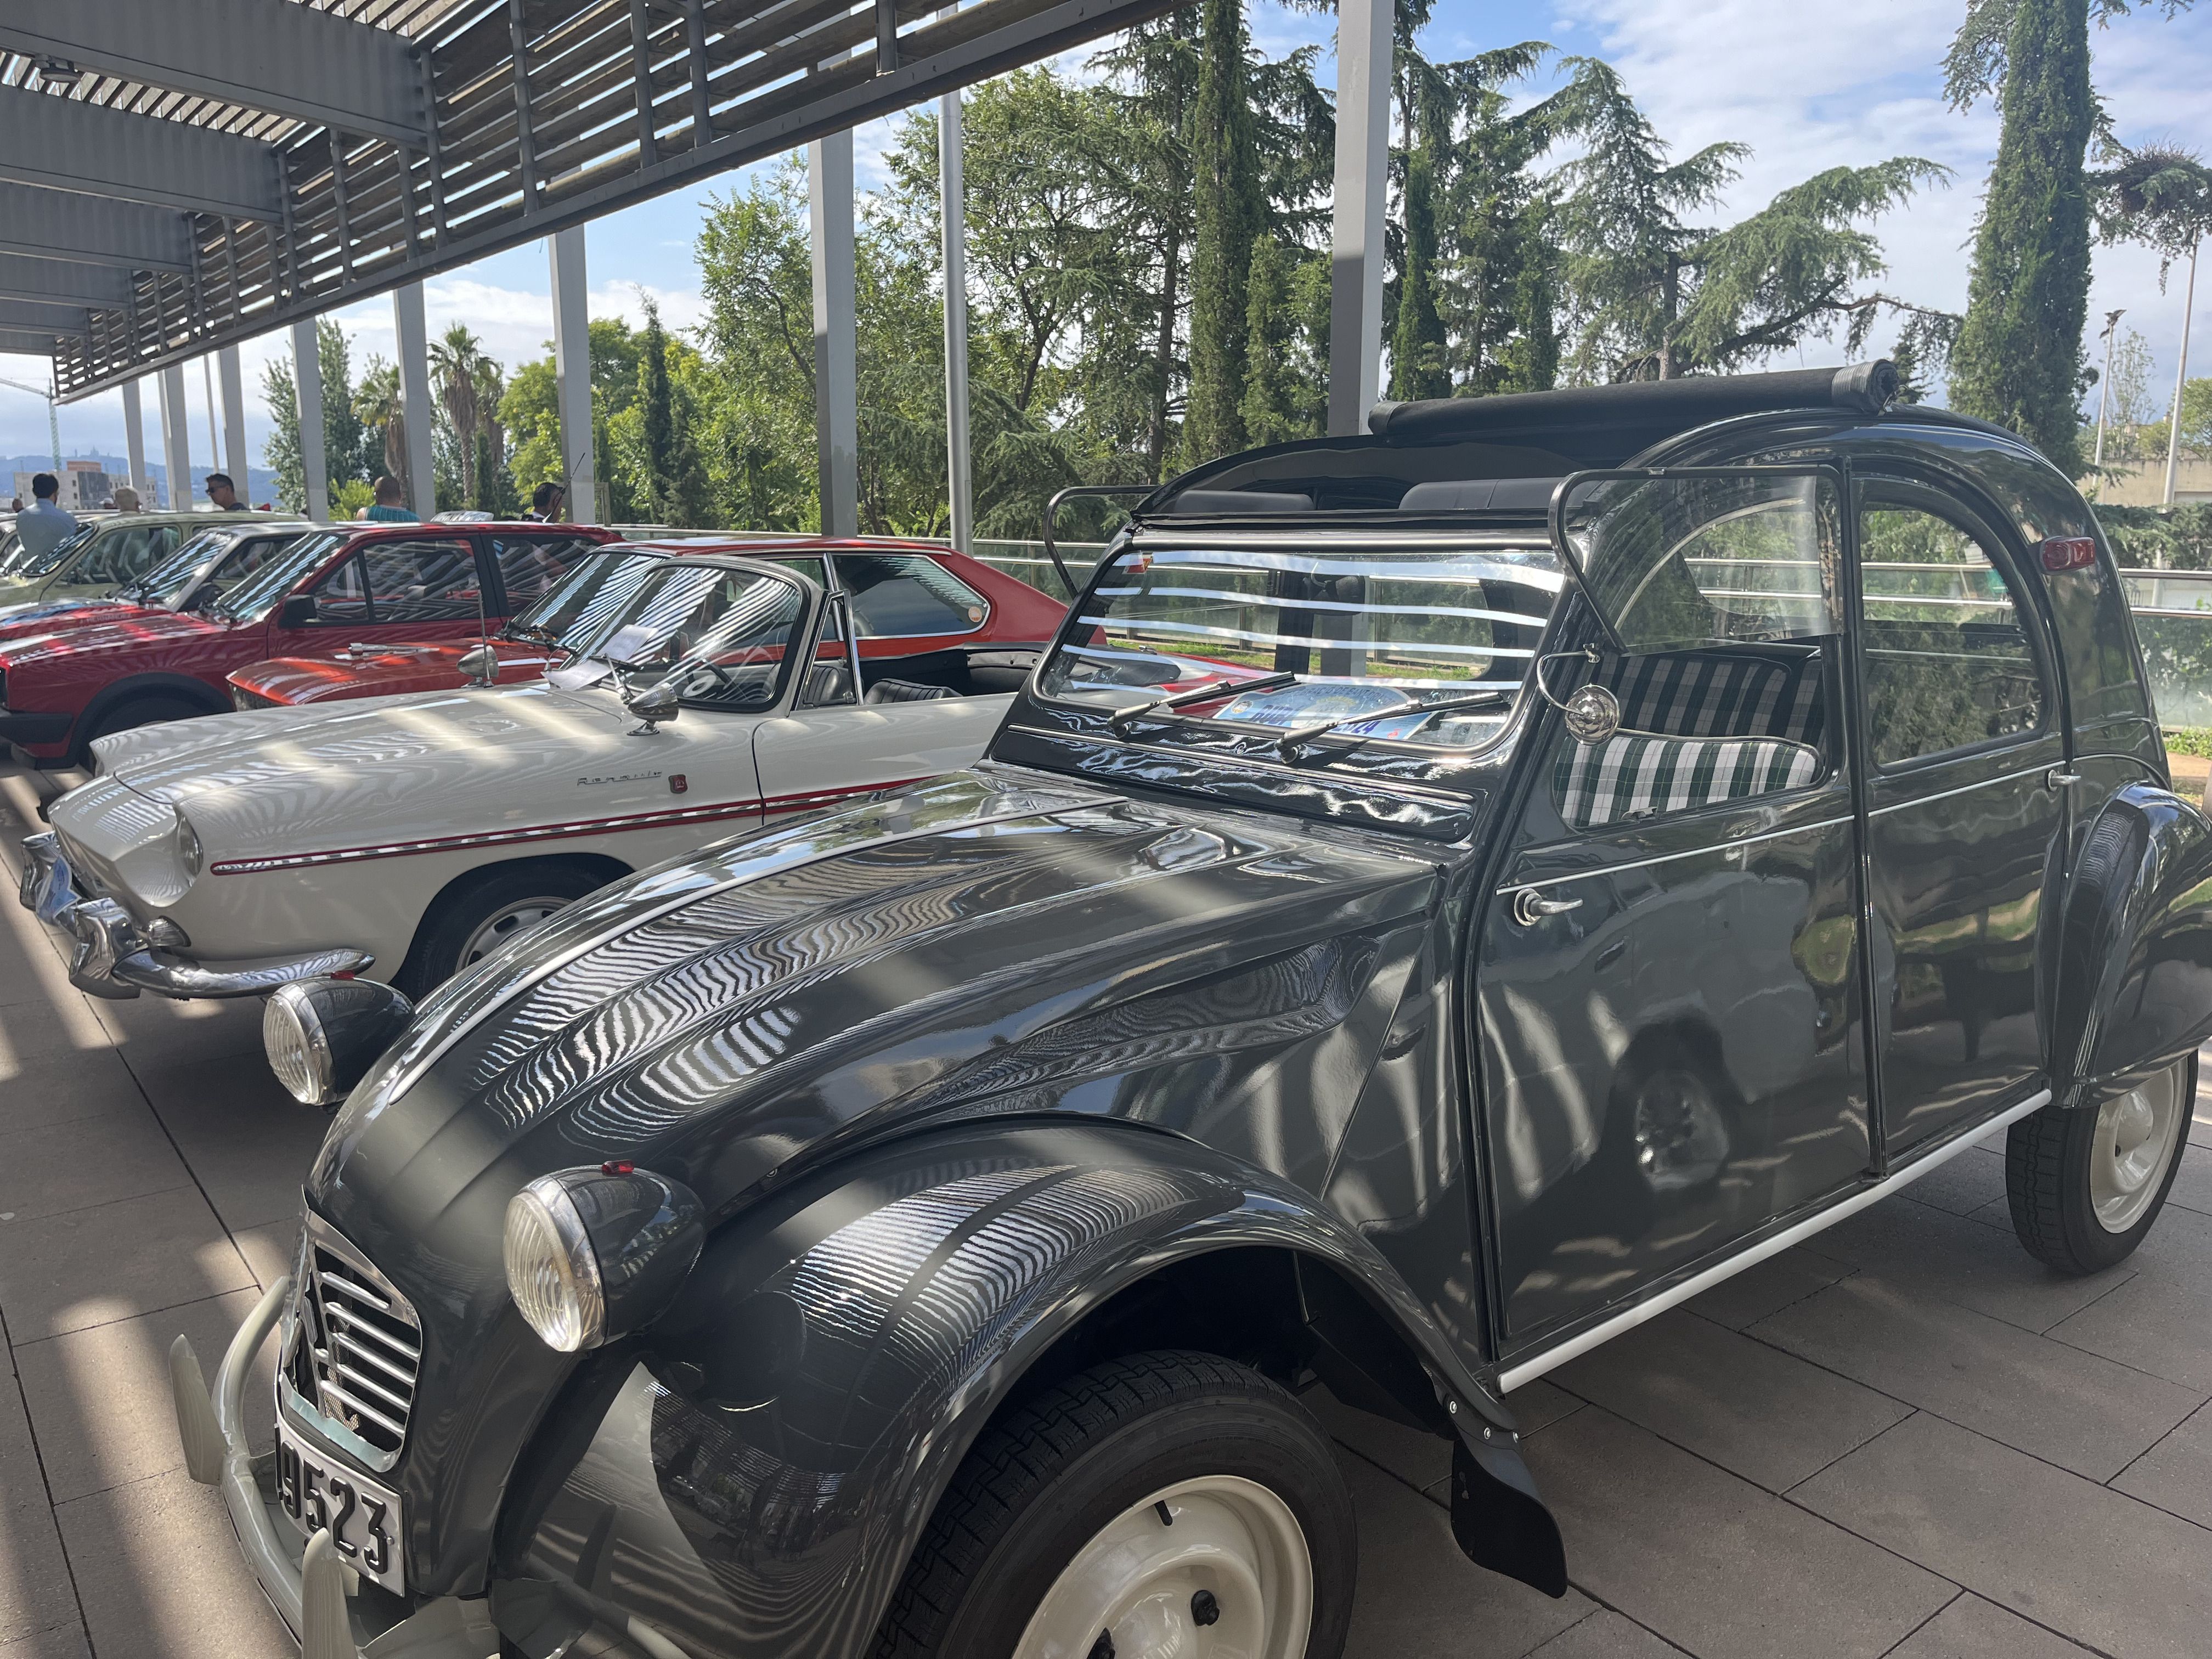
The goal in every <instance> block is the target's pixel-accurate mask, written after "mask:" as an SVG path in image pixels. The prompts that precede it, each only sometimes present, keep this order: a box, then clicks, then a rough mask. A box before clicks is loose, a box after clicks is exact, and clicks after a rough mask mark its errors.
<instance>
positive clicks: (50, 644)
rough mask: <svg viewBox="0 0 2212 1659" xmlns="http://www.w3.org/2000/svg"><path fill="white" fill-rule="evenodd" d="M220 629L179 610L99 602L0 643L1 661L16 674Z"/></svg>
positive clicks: (194, 636)
mask: <svg viewBox="0 0 2212 1659" xmlns="http://www.w3.org/2000/svg"><path fill="white" fill-rule="evenodd" d="M223 628H224V624H222V623H216V622H210V621H208V620H207V619H206V618H205V617H195V616H191V615H188V614H186V613H185V612H182V611H158V610H149V609H141V608H140V607H138V606H137V605H131V606H128V607H126V608H125V609H123V610H119V611H118V610H115V609H113V608H111V607H108V606H106V605H102V608H101V609H100V610H98V611H94V612H92V613H91V614H90V615H89V616H86V617H74V616H71V615H70V614H69V613H67V612H64V613H63V614H62V615H60V616H58V617H53V618H52V620H51V622H50V623H49V624H48V625H47V626H46V627H45V628H43V629H40V631H39V632H37V633H35V634H32V635H27V636H26V637H24V638H21V639H17V640H12V641H7V642H5V643H0V665H4V666H5V667H6V668H7V670H8V671H9V674H10V675H11V676H14V675H18V674H20V673H21V672H23V671H27V670H30V669H35V668H38V667H41V666H46V665H54V664H58V663H62V662H65V661H67V660H68V659H71V658H74V657H84V656H91V655H94V654H96V653H101V652H106V651H127V650H129V649H130V648H131V647H133V646H143V645H151V644H156V643H162V642H166V641H173V640H185V639H197V638H204V636H206V635H210V634H220V633H222V631H223Z"/></svg>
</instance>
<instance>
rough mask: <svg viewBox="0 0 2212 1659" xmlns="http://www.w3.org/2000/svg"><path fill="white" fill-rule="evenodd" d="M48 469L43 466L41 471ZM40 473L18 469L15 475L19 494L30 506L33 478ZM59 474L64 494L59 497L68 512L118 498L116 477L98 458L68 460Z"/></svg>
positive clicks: (94, 509) (93, 507)
mask: <svg viewBox="0 0 2212 1659" xmlns="http://www.w3.org/2000/svg"><path fill="white" fill-rule="evenodd" d="M46 470H47V469H45V468H41V469H40V471H46ZM37 476H38V474H37V473H36V472H18V473H17V474H16V475H15V494H17V495H20V496H21V497H22V498H23V502H24V505H26V506H28V505H29V504H30V501H31V480H32V479H33V478H34V477H37ZM55 477H57V478H58V479H59V480H60V482H61V487H62V488H61V494H60V495H59V496H58V497H57V498H56V499H57V501H58V503H59V505H60V506H61V507H63V508H64V509H65V510H66V511H68V512H71V513H84V512H91V511H96V510H97V509H98V508H99V507H100V503H101V502H102V501H112V500H113V499H114V498H115V481H114V480H113V479H112V478H111V477H108V476H107V473H106V469H104V468H103V467H102V466H101V465H100V463H99V462H97V461H70V462H67V463H65V464H64V465H63V467H62V470H61V471H59V472H58V473H56V474H55Z"/></svg>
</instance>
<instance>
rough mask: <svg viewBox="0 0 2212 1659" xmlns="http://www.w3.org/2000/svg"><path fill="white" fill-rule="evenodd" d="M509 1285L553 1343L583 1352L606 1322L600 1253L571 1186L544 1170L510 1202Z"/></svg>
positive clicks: (565, 1349)
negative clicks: (571, 1195)
mask: <svg viewBox="0 0 2212 1659" xmlns="http://www.w3.org/2000/svg"><path fill="white" fill-rule="evenodd" d="M505 1254H506V1257H507V1289H508V1290H509V1291H512V1292H513V1296H514V1305H515V1307H516V1309H517V1310H519V1311H520V1313H521V1315H522V1316H523V1318H525V1319H526V1320H527V1321H529V1322H530V1328H531V1329H532V1330H533V1331H536V1332H537V1333H538V1335H539V1336H540V1337H542V1338H543V1339H544V1342H545V1346H547V1347H549V1348H554V1349H557V1350H558V1351H559V1352H562V1353H578V1352H582V1351H583V1350H584V1349H586V1348H589V1347H593V1346H597V1345H598V1343H599V1338H600V1336H601V1334H603V1333H604V1332H605V1328H606V1299H605V1296H604V1294H603V1293H602V1291H601V1290H600V1285H599V1255H598V1254H597V1253H596V1252H595V1251H594V1250H593V1249H592V1239H591V1235H590V1234H589V1233H588V1232H587V1231H585V1227H584V1218H583V1217H582V1216H581V1215H580V1214H579V1213H578V1212H577V1210H576V1205H575V1200H573V1199H571V1198H570V1197H569V1196H568V1188H566V1187H565V1186H563V1185H562V1183H561V1182H559V1181H558V1180H556V1178H555V1177H553V1176H538V1179H537V1180H535V1181H533V1182H531V1183H530V1184H529V1185H528V1186H527V1187H525V1188H523V1189H522V1190H521V1191H520V1192H519V1193H517V1194H515V1195H514V1196H513V1198H512V1199H510V1200H507V1238H506V1247H505Z"/></svg>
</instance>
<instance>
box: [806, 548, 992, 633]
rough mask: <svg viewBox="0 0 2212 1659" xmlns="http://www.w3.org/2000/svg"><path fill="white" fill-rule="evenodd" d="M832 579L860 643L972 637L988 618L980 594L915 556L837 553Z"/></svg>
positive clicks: (920, 557)
mask: <svg viewBox="0 0 2212 1659" xmlns="http://www.w3.org/2000/svg"><path fill="white" fill-rule="evenodd" d="M837 574H838V575H839V577H840V578H841V579H842V580H843V582H844V585H845V586H846V588H847V589H848V591H849V592H851V594H852V596H853V615H854V618H855V621H856V624H857V626H858V627H859V629H860V637H861V638H862V639H864V640H866V639H900V638H913V637H915V636H917V635H932V634H972V633H974V632H975V630H976V629H979V628H981V626H982V625H983V623H984V622H985V620H986V619H987V617H989V616H990V614H991V607H990V605H989V603H988V602H987V600H986V599H984V598H983V596H982V595H981V593H978V592H976V591H975V589H974V588H972V587H970V586H968V584H967V583H965V582H963V581H962V580H960V579H959V578H958V577H957V576H955V575H953V574H951V572H950V571H948V570H946V569H945V568H944V566H942V565H940V564H939V563H938V562H936V561H935V560H934V559H926V558H923V557H922V556H921V555H920V554H915V553H840V554H839V555H837Z"/></svg>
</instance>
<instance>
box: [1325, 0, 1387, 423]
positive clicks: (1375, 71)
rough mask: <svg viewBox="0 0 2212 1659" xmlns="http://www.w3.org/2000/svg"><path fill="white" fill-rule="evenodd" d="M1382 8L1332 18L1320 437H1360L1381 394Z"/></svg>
mask: <svg viewBox="0 0 2212 1659" xmlns="http://www.w3.org/2000/svg"><path fill="white" fill-rule="evenodd" d="M1392 17H1393V8H1392V5H1391V3H1390V0H1339V4H1338V6H1337V9H1336V225H1335V231H1334V237H1333V240H1332V246H1331V249H1330V255H1329V302H1328V429H1329V433H1330V435H1332V436H1334V437H1342V436H1346V435H1351V434H1356V433H1360V432H1364V431H1365V430H1366V429H1367V411H1368V410H1369V408H1370V406H1371V405H1372V404H1374V402H1375V400H1376V398H1378V397H1380V396H1381V395H1382V388H1383V208H1384V205H1385V204H1386V201H1387V199H1388V195H1387V191H1388V185H1387V181H1386V169H1387V168H1388V167H1389V160H1390V65H1391V44H1392V43H1391V33H1390V26H1391V21H1392Z"/></svg>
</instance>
